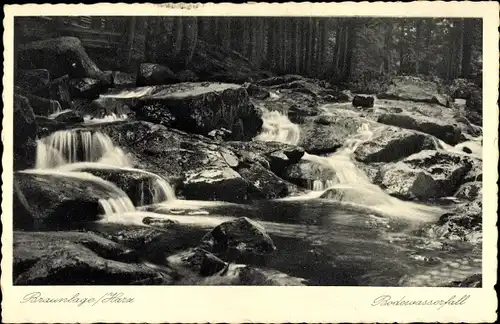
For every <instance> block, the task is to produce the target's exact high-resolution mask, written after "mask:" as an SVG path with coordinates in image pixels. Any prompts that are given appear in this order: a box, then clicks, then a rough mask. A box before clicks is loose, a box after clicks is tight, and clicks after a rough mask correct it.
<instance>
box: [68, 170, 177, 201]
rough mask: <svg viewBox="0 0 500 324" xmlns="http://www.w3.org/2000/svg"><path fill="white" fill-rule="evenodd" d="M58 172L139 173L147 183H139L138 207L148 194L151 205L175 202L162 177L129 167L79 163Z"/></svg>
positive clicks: (173, 194)
mask: <svg viewBox="0 0 500 324" xmlns="http://www.w3.org/2000/svg"><path fill="white" fill-rule="evenodd" d="M59 170H63V171H70V172H79V171H87V172H90V171H89V170H96V171H99V170H112V171H118V172H121V173H127V172H132V173H139V174H143V175H146V176H148V177H149V179H147V181H141V182H140V186H139V203H140V206H144V205H146V194H147V193H149V195H150V196H151V198H152V199H151V202H150V203H152V204H159V203H163V202H166V201H170V202H171V201H174V200H176V197H175V191H174V188H172V186H171V185H170V184H169V183H168V182H167V181H166V180H165V179H163V178H162V177H160V176H159V175H157V174H154V173H152V172H148V171H145V170H141V169H135V168H130V167H117V166H114V165H112V164H106V163H103V162H102V161H100V162H79V163H72V164H67V165H63V166H61V167H59Z"/></svg>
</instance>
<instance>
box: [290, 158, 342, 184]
mask: <svg viewBox="0 0 500 324" xmlns="http://www.w3.org/2000/svg"><path fill="white" fill-rule="evenodd" d="M280 176H281V177H282V178H283V179H285V180H288V181H290V182H292V183H294V184H296V185H298V186H300V187H304V188H311V187H313V186H312V184H313V183H314V181H322V182H324V181H334V180H335V179H336V177H335V171H334V170H333V169H332V168H329V167H327V166H325V165H323V164H319V163H314V162H312V161H306V160H301V161H299V162H298V163H296V164H292V165H290V166H288V167H287V168H286V169H285V170H284V171H283V172H282V173H280Z"/></svg>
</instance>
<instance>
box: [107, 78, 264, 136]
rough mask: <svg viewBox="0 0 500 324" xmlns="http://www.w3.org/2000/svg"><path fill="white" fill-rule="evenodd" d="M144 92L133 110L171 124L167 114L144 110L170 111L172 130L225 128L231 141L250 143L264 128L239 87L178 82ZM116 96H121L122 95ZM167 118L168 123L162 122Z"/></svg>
mask: <svg viewBox="0 0 500 324" xmlns="http://www.w3.org/2000/svg"><path fill="white" fill-rule="evenodd" d="M142 90H143V92H141V94H142V95H140V96H138V97H136V100H138V101H139V103H138V104H137V105H136V106H135V107H133V109H134V111H136V113H137V115H138V116H147V118H148V121H151V122H155V123H160V124H161V123H170V119H171V118H170V115H166V113H160V112H156V113H155V114H152V113H148V111H149V110H148V109H145V107H146V108H148V107H151V106H153V107H154V108H155V109H157V110H164V111H168V112H169V113H170V114H171V115H173V116H174V117H175V119H176V120H175V122H174V123H173V125H172V126H173V127H175V128H178V129H182V130H184V131H188V132H191V133H198V134H203V135H207V134H208V133H209V132H210V131H212V130H213V129H218V128H221V127H223V128H227V129H229V130H230V131H231V134H232V135H231V137H232V139H236V140H248V139H250V138H252V137H254V136H255V135H257V134H258V133H259V132H260V130H261V127H262V119H261V114H260V111H259V110H258V109H256V108H255V107H254V106H253V104H252V103H251V102H250V100H249V97H248V94H247V92H246V91H245V89H244V88H243V87H241V86H239V85H236V84H224V83H178V84H175V85H168V86H156V87H151V88H145V89H142ZM144 93H146V94H144ZM113 96H114V97H120V95H119V94H115V95H113ZM113 96H108V98H109V97H113ZM129 100H130V99H129ZM164 115H165V116H167V117H168V118H167V119H168V120H166V121H165V120H162V118H161V117H162V116H164ZM156 116H159V117H158V118H155V117H156Z"/></svg>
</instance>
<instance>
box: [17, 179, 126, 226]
mask: <svg viewBox="0 0 500 324" xmlns="http://www.w3.org/2000/svg"><path fill="white" fill-rule="evenodd" d="M119 197H126V195H125V193H124V192H123V191H121V190H119V189H117V188H116V187H114V186H113V185H112V184H111V183H109V182H106V181H104V180H102V179H99V178H97V177H92V176H91V175H90V174H86V175H85V174H83V175H81V176H79V175H78V174H74V175H72V174H67V173H64V172H63V173H58V172H53V173H46V172H16V173H15V174H14V228H19V229H44V228H47V229H54V228H66V227H70V226H76V225H78V223H80V222H87V221H95V220H98V219H99V218H100V215H101V214H102V213H103V211H104V210H103V209H102V207H101V206H100V204H99V201H100V200H101V199H106V198H119Z"/></svg>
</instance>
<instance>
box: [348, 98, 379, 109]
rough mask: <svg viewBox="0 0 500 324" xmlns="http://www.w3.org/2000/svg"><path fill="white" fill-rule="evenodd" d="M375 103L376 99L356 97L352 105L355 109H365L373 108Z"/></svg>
mask: <svg viewBox="0 0 500 324" xmlns="http://www.w3.org/2000/svg"><path fill="white" fill-rule="evenodd" d="M374 102H375V98H373V97H370V96H366V97H365V96H359V95H356V96H354V98H353V99H352V105H353V106H354V107H363V108H371V107H373V104H374Z"/></svg>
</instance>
